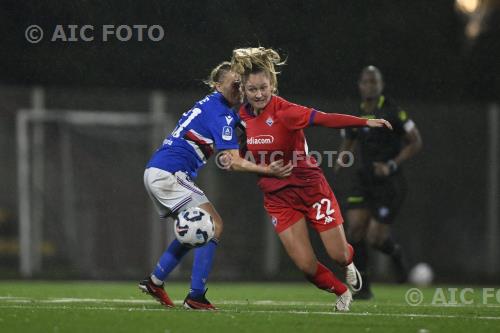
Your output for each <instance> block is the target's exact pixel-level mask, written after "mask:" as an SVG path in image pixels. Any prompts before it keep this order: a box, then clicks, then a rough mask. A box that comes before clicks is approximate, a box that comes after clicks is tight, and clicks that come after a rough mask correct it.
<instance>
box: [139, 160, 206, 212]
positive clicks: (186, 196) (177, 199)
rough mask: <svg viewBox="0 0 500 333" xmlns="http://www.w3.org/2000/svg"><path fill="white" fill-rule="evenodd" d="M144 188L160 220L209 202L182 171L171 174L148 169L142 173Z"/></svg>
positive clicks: (156, 169)
mask: <svg viewBox="0 0 500 333" xmlns="http://www.w3.org/2000/svg"><path fill="white" fill-rule="evenodd" d="M144 186H145V187H146V191H147V192H148V194H149V197H150V198H151V200H153V203H154V205H155V207H156V209H157V211H158V214H160V217H161V218H165V217H167V216H168V215H171V214H177V212H179V211H181V210H184V209H187V208H190V207H197V206H199V205H201V204H203V203H206V202H209V201H208V199H207V197H206V196H205V193H203V191H202V190H200V188H199V187H198V186H196V185H195V183H193V181H192V180H191V179H190V178H189V177H188V176H187V175H186V173H185V172H182V171H177V172H176V173H175V174H171V173H170V172H168V171H165V170H161V169H158V168H148V169H146V171H144Z"/></svg>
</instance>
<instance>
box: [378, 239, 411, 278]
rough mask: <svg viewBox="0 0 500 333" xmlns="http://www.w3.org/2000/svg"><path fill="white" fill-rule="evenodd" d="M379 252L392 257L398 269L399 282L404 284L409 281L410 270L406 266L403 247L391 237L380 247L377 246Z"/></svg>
mask: <svg viewBox="0 0 500 333" xmlns="http://www.w3.org/2000/svg"><path fill="white" fill-rule="evenodd" d="M375 248H376V249H377V250H379V251H380V252H382V253H384V254H386V255H388V256H390V257H391V259H392V262H393V263H394V266H395V268H396V273H397V275H398V278H397V280H398V282H399V283H403V282H406V280H407V279H408V268H407V266H406V263H405V260H404V257H403V251H402V250H401V246H400V245H399V244H397V243H396V242H394V240H393V239H392V238H391V237H387V239H386V240H385V241H384V242H383V243H382V244H380V245H378V246H375Z"/></svg>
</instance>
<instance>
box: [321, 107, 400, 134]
mask: <svg viewBox="0 0 500 333" xmlns="http://www.w3.org/2000/svg"><path fill="white" fill-rule="evenodd" d="M313 124H314V125H319V126H324V127H331V128H345V127H363V126H368V127H387V128H389V129H391V130H392V126H391V124H390V123H389V122H388V121H387V120H385V119H364V118H360V117H355V116H350V115H347V114H341V113H325V112H321V111H316V113H315V114H314V119H313Z"/></svg>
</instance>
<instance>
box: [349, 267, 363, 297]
mask: <svg viewBox="0 0 500 333" xmlns="http://www.w3.org/2000/svg"><path fill="white" fill-rule="evenodd" d="M345 280H346V282H347V285H348V286H349V288H350V289H351V290H352V292H353V293H354V294H355V293H357V292H358V291H360V290H361V288H363V279H362V277H361V274H360V273H359V271H358V269H357V268H356V266H354V263H350V264H349V265H348V266H347V267H346V274H345Z"/></svg>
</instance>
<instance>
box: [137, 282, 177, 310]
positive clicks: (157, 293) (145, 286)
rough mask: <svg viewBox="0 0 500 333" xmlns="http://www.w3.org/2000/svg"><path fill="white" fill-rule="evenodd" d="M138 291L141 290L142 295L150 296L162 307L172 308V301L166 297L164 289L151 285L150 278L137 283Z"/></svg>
mask: <svg viewBox="0 0 500 333" xmlns="http://www.w3.org/2000/svg"><path fill="white" fill-rule="evenodd" d="M139 289H140V290H142V292H143V293H146V294H149V295H151V296H152V297H153V298H155V299H156V300H157V301H158V302H160V303H161V304H162V305H163V306H165V307H167V308H172V307H174V302H172V300H170V297H168V295H167V293H166V292H165V289H164V288H163V285H161V286H157V285H156V284H154V283H153V281H151V278H149V277H148V278H146V279H144V280H142V281H141V282H139Z"/></svg>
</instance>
